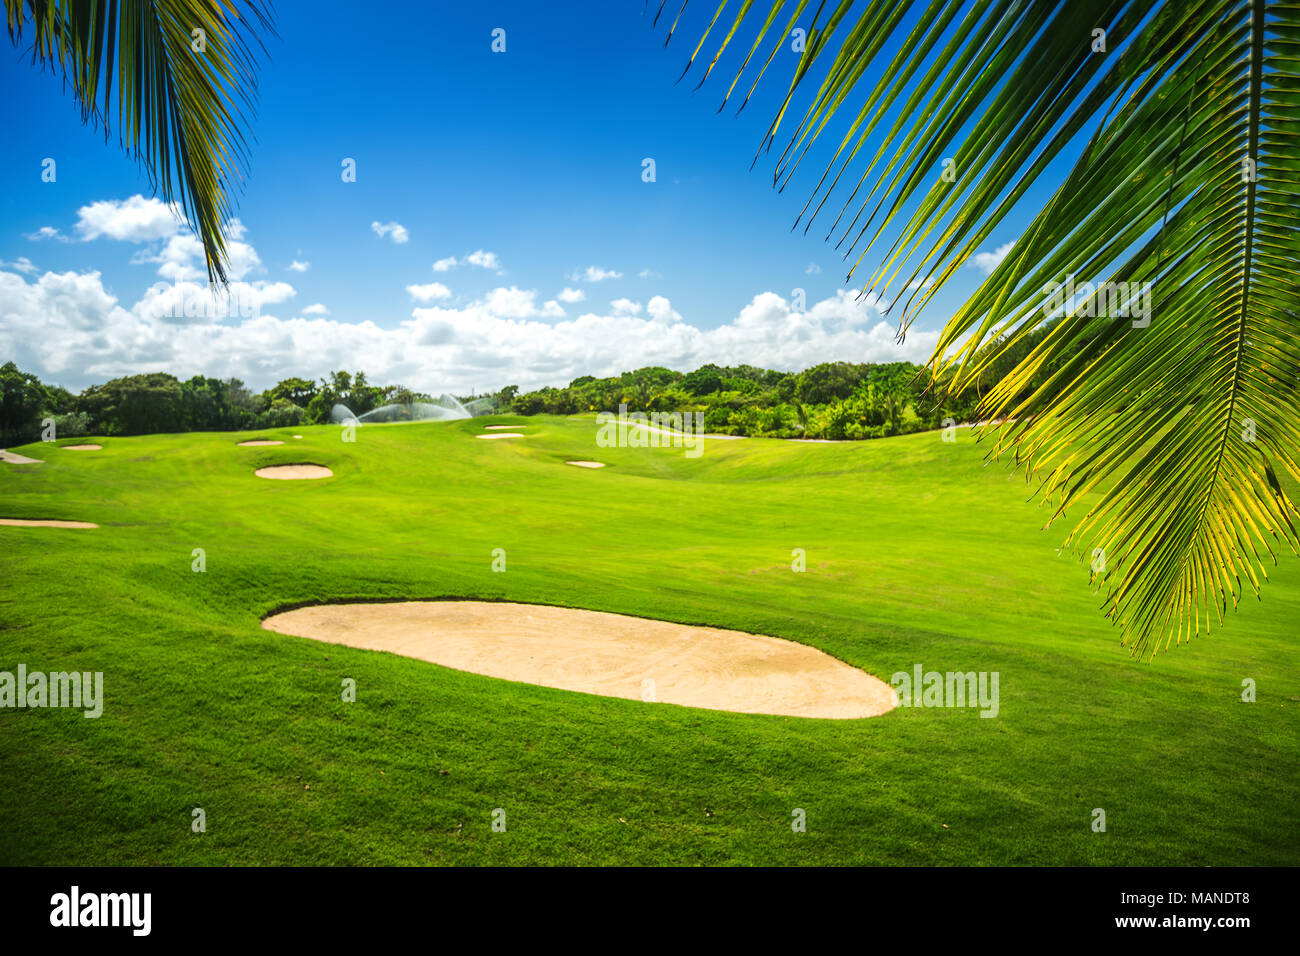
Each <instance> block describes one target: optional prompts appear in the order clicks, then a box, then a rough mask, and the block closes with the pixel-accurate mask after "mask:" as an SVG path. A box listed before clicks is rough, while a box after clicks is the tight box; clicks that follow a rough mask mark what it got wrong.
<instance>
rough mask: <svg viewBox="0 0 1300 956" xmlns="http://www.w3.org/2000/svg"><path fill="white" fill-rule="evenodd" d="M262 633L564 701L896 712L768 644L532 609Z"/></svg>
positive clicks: (411, 612)
mask: <svg viewBox="0 0 1300 956" xmlns="http://www.w3.org/2000/svg"><path fill="white" fill-rule="evenodd" d="M262 626H263V627H264V628H266V629H267V630H270V631H275V632H276V633H278V634H291V635H294V636H297V637H308V638H312V639H313V640H318V641H327V642H329V643H331V644H345V645H347V646H348V647H360V648H366V649H369V650H377V651H391V652H392V653H394V654H402V655H404V656H407V657H415V658H419V659H420V660H426V661H432V662H433V663H435V664H441V665H443V666H444V667H453V668H456V669H457V670H463V671H470V672H471V673H475V674H484V675H487V676H489V677H499V678H502V679H504V680H512V681H523V682H525V683H529V684H540V685H542V686H543V687H558V688H561V689H563V690H572V691H581V692H583V693H587V694H599V695H602V696H605V697H622V698H627V699H631V700H644V701H651V702H657V703H667V704H682V705H684V706H687V707H704V708H708V709H710V710H731V711H740V712H742V713H749V714H785V715H789V716H793V717H827V718H855V717H874V716H876V715H877V714H883V713H885V712H886V711H887V710H890V709H892V708H893V707H894V706H895V704H896V697H895V695H894V690H893V688H892V687H890V686H889V685H888V684H886V683H885V682H884V681H882V680H880V679H878V678H876V677H872V676H871V675H870V674H867V673H864V672H863V671H860V670H858V669H857V668H855V667H850V666H849V665H848V664H845V663H844V662H842V661H838V660H836V659H835V658H833V657H831V656H830V655H828V654H823V653H822V652H821V651H819V650H816V649H815V648H812V647H808V646H806V645H804V644H796V643H795V642H793V641H786V640H782V639H781V638H776V637H764V636H763V635H760V634H746V633H744V632H743V631H727V630H721V629H719V628H714V627H691V626H687V625H683V624H672V623H669V622H667V621H651V620H646V619H644V618H638V617H627V616H625V615H622V614H607V613H604V612H601V611H582V610H575V609H573V608H564V607H548V606H545V605H538V604H508V603H494V602H486V601H409V602H403V603H399V604H323V605H316V606H314V607H303V608H298V609H297V610H293V611H286V612H284V613H282V614H275V615H272V616H271V617H268V618H267V619H266V620H264V621H263V622H262Z"/></svg>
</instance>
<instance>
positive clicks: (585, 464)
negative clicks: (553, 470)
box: [565, 461, 605, 468]
mask: <svg viewBox="0 0 1300 956" xmlns="http://www.w3.org/2000/svg"><path fill="white" fill-rule="evenodd" d="M565 464H566V465H572V466H573V467H574V468H604V467H605V463H604V462H603V461H566V462H565Z"/></svg>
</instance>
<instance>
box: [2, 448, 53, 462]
mask: <svg viewBox="0 0 1300 956" xmlns="http://www.w3.org/2000/svg"><path fill="white" fill-rule="evenodd" d="M43 460H44V459H41V458H28V457H27V456H26V455H16V454H14V453H13V452H11V451H4V450H3V449H0V461H7V462H9V464H11V465H39V464H40V463H41V462H42V461H43Z"/></svg>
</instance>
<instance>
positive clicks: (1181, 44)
mask: <svg viewBox="0 0 1300 956" xmlns="http://www.w3.org/2000/svg"><path fill="white" fill-rule="evenodd" d="M769 4H770V8H771V9H770V14H769V15H768V18H767V22H766V23H765V24H764V25H763V30H764V31H766V29H767V27H769V26H770V25H771V24H772V23H773V22H775V21H777V20H778V19H779V18H778V14H779V13H780V12H781V11H782V10H784V9H787V8H788V9H791V10H794V9H795V8H796V7H802V6H803V4H797V3H795V2H793V0H791V2H786V0H769ZM723 6H724V7H725V6H726V4H725V2H724V3H723ZM765 6H766V5H765ZM750 12H751V11H750V4H748V3H746V4H743V5H742V7H741V9H740V10H739V12H738V15H737V17H736V25H735V26H733V27H732V28H731V32H730V33H728V35H727V41H728V42H730V41H731V39H732V36H733V35H734V34H735V33H736V32H737V27H738V26H740V25H741V24H742V22H743V21H744V19H745V17H746V15H747V14H749V13H750ZM717 17H718V14H714V19H717ZM807 29H808V45H807V50H806V52H804V53H803V55H802V56H800V57H799V58H798V60H797V61H796V62H797V65H796V66H794V68H793V70H792V76H791V78H790V84H789V88H788V90H787V91H786V93H785V97H784V102H783V103H782V104H781V106H780V107H779V109H778V112H777V115H776V117H775V119H774V120H773V122H772V124H771V126H770V128H769V130H768V133H767V136H766V137H765V138H764V141H763V143H762V144H761V150H763V151H766V152H767V153H768V154H769V155H773V154H774V155H776V157H777V159H776V168H775V173H774V182H775V183H776V184H778V185H780V186H782V187H784V186H785V185H786V184H787V183H789V182H790V181H791V178H792V177H793V176H794V174H795V172H796V171H797V169H798V168H799V166H800V165H801V163H802V162H803V160H804V159H805V158H806V157H807V156H808V155H809V147H810V146H811V145H812V143H813V142H814V141H815V140H817V139H818V138H819V137H820V136H822V135H823V134H824V133H825V132H826V129H827V125H828V122H829V121H830V120H831V119H832V117H833V116H834V115H835V114H836V113H837V112H838V111H840V110H846V111H848V113H849V125H848V128H847V131H846V132H845V133H844V134H843V135H842V136H841V137H840V138H839V140H838V142H836V144H835V149H834V152H833V154H832V155H831V157H830V160H829V161H828V162H827V163H826V164H825V166H824V168H822V169H821V171H820V173H818V171H817V170H814V171H813V175H815V176H819V177H820V178H819V181H818V184H817V186H816V188H815V190H814V192H813V195H812V197H811V198H810V199H809V201H808V203H807V205H806V206H805V207H804V210H803V212H802V213H801V214H800V221H801V222H803V223H804V227H805V230H808V229H810V228H812V227H814V226H817V228H819V229H824V230H825V234H826V237H827V239H829V240H833V241H835V242H836V244H837V248H840V249H842V250H843V251H844V253H845V255H846V258H849V259H851V261H852V266H851V268H850V269H849V273H848V274H849V277H852V276H853V275H854V273H855V272H856V271H857V269H858V268H859V266H860V265H861V264H862V263H863V261H864V259H865V258H866V257H867V255H868V253H870V252H871V251H872V250H873V249H874V250H875V254H874V255H873V257H872V259H873V261H874V262H875V263H876V267H875V270H874V272H873V273H872V274H871V275H870V276H869V277H868V278H867V279H866V281H865V282H864V288H879V289H881V291H882V292H884V291H886V290H887V289H888V287H889V286H890V285H891V284H892V283H895V282H905V283H908V284H909V285H910V284H911V283H913V282H915V280H918V279H930V280H934V281H933V282H929V283H927V282H921V283H917V284H916V285H915V286H912V288H913V289H914V291H913V292H911V293H910V294H907V296H906V297H905V298H904V299H903V300H902V301H901V304H900V308H901V312H902V314H901V318H900V335H902V334H904V333H905V332H906V329H907V327H908V325H909V323H910V322H911V321H912V320H913V319H914V318H915V315H916V313H917V312H918V311H919V310H920V309H922V308H923V307H924V306H925V305H926V303H928V302H929V301H930V300H931V299H932V298H933V297H934V295H935V294H936V292H937V291H938V290H939V289H940V288H942V286H943V284H944V283H945V282H946V281H947V280H948V279H950V278H951V277H952V276H953V274H954V273H955V272H956V270H958V269H959V268H960V267H961V266H962V265H963V264H964V263H965V262H966V261H967V260H968V259H969V258H970V257H971V256H972V255H973V254H974V253H975V252H976V251H977V250H978V249H979V248H980V247H981V245H982V244H984V243H985V241H986V240H987V239H988V238H989V237H990V236H991V235H992V234H993V232H994V230H996V229H997V228H998V227H999V225H1001V224H1002V223H1003V222H1004V220H1006V219H1007V217H1008V215H1009V214H1010V213H1011V211H1012V210H1013V208H1017V206H1019V208H1020V209H1022V210H1023V209H1024V208H1026V204H1027V203H1028V202H1029V199H1028V198H1027V197H1030V196H1031V190H1033V189H1034V187H1035V186H1037V187H1039V190H1040V191H1041V190H1042V189H1043V188H1044V187H1052V188H1051V189H1050V198H1049V199H1048V200H1047V201H1046V202H1045V203H1041V204H1040V207H1039V208H1037V210H1036V215H1034V216H1033V218H1032V220H1031V222H1030V224H1029V226H1028V227H1027V229H1026V230H1025V232H1024V234H1023V235H1022V236H1021V237H1020V238H1019V239H1018V240H1017V242H1016V243H1015V245H1014V247H1013V248H1012V250H1011V252H1010V253H1009V254H1008V255H1007V257H1006V258H1005V259H1004V260H1003V261H1002V263H1001V264H1000V265H999V266H998V267H997V268H996V269H995V270H994V272H993V273H992V275H990V276H989V278H988V279H987V280H986V281H985V282H984V283H983V284H982V285H981V286H980V288H979V289H978V290H977V291H976V292H975V293H974V294H973V295H972V296H971V298H970V299H969V300H968V301H967V302H966V303H965V304H964V306H963V307H962V308H961V309H960V310H959V311H958V313H957V314H956V315H954V316H953V317H952V319H951V320H950V321H949V322H948V323H947V326H946V327H945V328H944V330H943V332H942V334H941V336H940V340H939V343H938V346H937V347H936V349H935V352H934V355H933V356H932V358H931V360H930V365H931V369H932V372H933V374H934V375H935V376H936V378H937V379H938V380H940V381H943V382H944V383H946V386H947V387H948V388H950V389H959V388H962V387H965V386H966V385H968V384H970V383H972V382H978V381H980V376H981V375H982V373H984V372H986V371H988V370H989V369H990V367H991V366H992V365H993V363H994V362H995V361H997V360H998V359H999V357H1001V356H1004V355H1006V354H1007V353H1008V352H1009V351H1010V350H1012V349H1014V348H1015V347H1016V345H1017V344H1018V343H1022V350H1023V343H1026V342H1028V341H1030V340H1029V339H1028V338H1027V337H1028V336H1029V335H1030V333H1034V332H1037V334H1038V335H1039V336H1041V341H1039V342H1037V344H1036V345H1034V346H1033V347H1032V348H1031V349H1030V350H1029V352H1028V355H1027V356H1026V357H1024V358H1023V359H1022V360H1021V361H1020V362H1019V363H1018V364H1017V365H1016V366H1015V368H1014V370H1013V371H1012V372H1011V374H1010V375H1008V376H1007V377H1005V378H1004V379H1003V380H1002V381H1001V382H1000V383H998V384H997V385H996V386H995V387H993V388H992V389H990V390H989V391H988V393H987V394H985V395H984V397H983V399H982V404H981V414H982V415H983V416H985V417H987V418H991V419H992V418H1002V417H1007V418H1010V419H1013V422H1012V423H1011V424H1009V425H1007V426H1005V427H1003V428H1002V429H999V430H998V431H997V432H996V434H995V438H994V445H993V449H992V454H994V455H1000V454H1002V453H1004V452H1007V453H1010V454H1012V455H1013V456H1014V458H1015V460H1016V462H1017V463H1018V464H1021V465H1023V466H1024V467H1025V469H1026V476H1027V478H1029V479H1031V480H1032V481H1034V482H1036V483H1037V485H1038V490H1039V492H1040V493H1041V495H1042V496H1043V498H1044V500H1046V501H1048V502H1050V503H1051V504H1052V506H1053V507H1054V512H1053V518H1055V517H1057V516H1059V515H1062V514H1065V513H1066V511H1067V509H1069V508H1070V507H1071V506H1073V505H1079V504H1081V503H1082V502H1083V500H1084V499H1085V496H1088V497H1087V500H1088V501H1089V502H1090V503H1091V504H1090V506H1089V510H1087V511H1086V513H1084V514H1083V515H1082V516H1081V517H1080V518H1079V520H1078V521H1077V522H1076V526H1075V528H1074V530H1073V531H1072V532H1071V536H1070V544H1071V545H1072V546H1074V547H1076V548H1079V549H1081V550H1084V551H1085V553H1087V552H1089V551H1090V552H1091V553H1092V554H1093V555H1094V560H1095V567H1094V571H1095V577H1096V579H1097V583H1098V585H1099V586H1100V587H1102V588H1103V589H1104V594H1105V598H1104V609H1105V611H1106V614H1107V616H1109V617H1110V618H1111V619H1112V620H1113V621H1114V622H1115V623H1116V624H1118V625H1119V626H1120V628H1121V632H1122V640H1123V641H1124V643H1126V644H1128V645H1129V646H1131V648H1132V652H1133V653H1134V654H1137V655H1144V654H1148V653H1149V654H1154V653H1156V652H1157V651H1158V650H1159V649H1160V648H1162V647H1168V646H1169V644H1170V643H1171V642H1172V641H1179V642H1181V641H1182V640H1184V639H1188V638H1190V637H1191V635H1193V634H1195V633H1198V632H1199V631H1200V630H1201V629H1202V628H1206V627H1208V626H1209V625H1210V624H1211V623H1212V622H1214V621H1218V622H1221V621H1222V617H1223V613H1224V611H1225V610H1226V608H1227V606H1228V605H1229V603H1231V604H1232V605H1233V606H1235V605H1236V604H1237V602H1238V601H1239V600H1240V599H1241V597H1242V596H1243V595H1245V594H1247V593H1253V594H1255V595H1256V596H1257V597H1258V596H1259V593H1260V584H1261V582H1262V580H1263V579H1265V578H1266V577H1267V573H1266V565H1267V563H1269V562H1274V563H1275V562H1276V554H1275V551H1274V548H1275V546H1281V545H1285V546H1288V547H1290V549H1291V550H1292V551H1293V552H1294V551H1296V550H1297V545H1298V544H1300V541H1298V540H1297V532H1296V527H1295V523H1294V517H1295V513H1296V509H1295V505H1294V504H1293V502H1292V501H1291V500H1290V499H1289V498H1288V496H1287V494H1286V493H1285V491H1284V490H1283V488H1282V486H1281V483H1280V482H1279V480H1278V477H1277V476H1278V474H1280V473H1283V472H1285V473H1286V474H1288V475H1290V476H1291V478H1292V479H1294V480H1300V468H1298V467H1297V458H1300V402H1298V401H1297V394H1298V389H1297V385H1298V384H1300V382H1298V379H1300V311H1298V310H1300V284H1298V280H1297V274H1298V273H1297V270H1298V268H1300V212H1298V211H1297V210H1300V118H1298V117H1300V3H1296V2H1277V0H1132V2H1121V0H1097V2H1093V3H1077V2H1070V3H1058V2H1043V0H1038V2H1034V0H1028V2H1026V0H1019V2H1017V0H975V2H968V3H951V2H942V0H930V2H924V3H921V2H906V0H905V2H898V0H881V2H877V0H868V2H863V3H858V4H855V3H853V2H851V0H843V2H839V3H825V2H823V3H821V4H819V5H818V7H817V9H816V12H815V14H814V15H813V19H812V20H811V21H810V23H809V24H808V25H807ZM1098 29H1100V30H1104V31H1105V35H1104V44H1105V50H1104V52H1102V51H1101V50H1100V49H1098V50H1094V44H1095V41H1096V40H1097V39H1098V38H1097V37H1096V35H1095V34H1094V31H1095V30H1098ZM761 40H762V37H761V36H760V41H761ZM769 40H770V42H772V43H773V44H774V46H773V52H774V53H775V51H776V49H777V48H779V47H781V46H782V45H783V44H786V43H788V32H787V34H785V35H781V36H779V37H775V38H769ZM759 45H760V42H759V41H756V42H755V50H757V49H758V48H759ZM692 59H694V57H692ZM760 60H761V57H760V56H756V55H755V54H754V53H753V52H751V54H750V56H749V57H747V58H746V61H745V63H744V64H742V65H741V66H740V68H739V72H738V73H737V74H736V79H735V81H733V82H732V85H731V88H730V89H729V90H728V93H727V98H730V97H731V95H732V94H731V91H732V90H735V89H736V88H737V86H738V84H739V83H740V81H741V77H742V75H743V74H745V73H746V72H747V71H752V62H760ZM751 61H752V62H751ZM770 61H771V57H769V58H768V62H770ZM712 68H713V67H712V65H710V67H709V69H710V70H711V69H712ZM814 77H819V79H816V80H814ZM796 102H806V106H804V108H803V113H802V116H801V118H800V119H798V121H797V122H796V123H795V124H794V129H793V130H792V131H791V132H789V133H788V134H784V135H783V136H782V138H781V139H780V140H779V141H778V138H777V137H778V135H781V133H782V126H783V121H784V120H785V117H786V116H787V114H790V113H791V112H792V110H794V106H795V103H796ZM725 103H726V100H725V99H724V105H725ZM850 104H852V105H850ZM945 159H948V160H951V161H952V164H953V165H952V167H951V168H953V169H954V171H955V173H956V175H955V179H954V180H953V181H951V182H950V181H945V179H944V178H943V177H942V176H941V171H942V169H943V168H944V166H943V161H944V160H945ZM1062 168H1064V169H1066V170H1067V172H1066V173H1065V174H1064V179H1063V181H1062V178H1061V177H1062V172H1061V170H1062ZM1057 184H1059V185H1057ZM832 196H835V197H837V200H842V201H840V202H839V205H840V208H839V210H838V212H835V213H834V215H833V217H832V210H833V206H834V205H835V203H834V202H832ZM887 229H888V230H892V233H893V237H892V239H891V240H890V241H889V242H888V245H886V241H885V239H884V237H885V236H886V234H887ZM1069 277H1074V281H1075V282H1076V284H1077V285H1079V286H1083V285H1084V283H1085V282H1090V283H1114V284H1116V285H1113V286H1107V287H1104V288H1103V289H1101V290H1098V294H1093V295H1089V294H1088V291H1089V290H1088V289H1087V288H1085V289H1084V295H1083V296H1082V297H1081V299H1080V300H1079V301H1078V302H1077V303H1076V307H1075V308H1073V309H1070V308H1068V303H1067V304H1066V307H1062V303H1061V301H1060V297H1057V299H1056V300H1055V301H1054V300H1053V299H1052V296H1051V294H1050V290H1052V288H1053V287H1051V286H1050V285H1049V284H1050V283H1062V284H1064V283H1066V281H1067V279H1068V278H1069ZM1119 283H1132V284H1135V285H1132V286H1119V285H1118V284H1119ZM1143 284H1149V285H1143ZM1144 290H1149V293H1150V298H1149V300H1143V298H1142V292H1143V291H1144ZM1135 294H1136V296H1137V297H1136V299H1135V298H1134V295H1135ZM886 297H887V298H888V296H887V295H886ZM1144 301H1149V305H1150V311H1149V325H1147V324H1144V320H1142V319H1141V318H1140V317H1136V318H1135V316H1133V315H1130V314H1124V313H1129V312H1134V311H1138V312H1140V311H1141V310H1140V306H1141V305H1142V303H1143V302H1144ZM1049 320H1050V321H1049ZM1045 322H1047V323H1048V324H1047V332H1046V334H1043V328H1044V323H1045ZM1045 370H1051V371H1050V374H1046V375H1044V372H1045ZM1036 376H1037V377H1038V379H1037V380H1038V381H1039V382H1040V383H1041V384H1039V385H1037V386H1034V385H1032V384H1031V383H1033V382H1034V381H1035V377H1036ZM1044 378H1045V379H1046V381H1045V383H1043V379H1044Z"/></svg>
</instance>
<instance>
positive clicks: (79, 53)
mask: <svg viewBox="0 0 1300 956" xmlns="http://www.w3.org/2000/svg"><path fill="white" fill-rule="evenodd" d="M5 13H6V17H7V20H8V25H9V36H10V39H12V40H13V42H14V43H15V44H20V43H22V42H24V33H25V31H26V30H27V29H30V30H31V35H32V42H31V54H32V59H33V62H35V63H38V64H40V65H41V66H44V67H49V68H51V69H52V70H54V71H55V72H56V73H57V74H58V75H60V76H61V77H62V78H63V79H64V80H65V81H66V82H68V83H70V85H71V87H72V91H73V94H74V96H75V97H76V100H77V103H78V105H79V107H80V109H81V118H82V121H83V122H86V123H90V124H93V125H95V126H98V127H102V128H103V130H104V135H105V137H106V138H107V137H108V136H109V135H111V131H112V129H113V128H114V127H116V131H117V136H118V139H119V142H120V143H121V144H122V147H123V148H124V149H125V150H126V151H127V152H128V153H129V154H130V155H132V156H133V157H134V158H135V159H136V160H137V161H139V162H140V163H141V164H142V165H143V167H144V168H145V169H146V170H147V171H148V174H149V177H150V180H151V182H152V184H153V187H154V189H155V191H158V192H161V194H162V198H163V200H164V201H166V202H168V203H171V202H174V201H176V200H177V197H178V196H179V204H180V206H181V208H182V209H183V210H184V212H185V215H186V217H187V218H188V219H189V221H190V224H191V226H193V227H194V230H195V232H197V233H198V236H199V238H200V240H201V241H202V242H203V252H204V256H205V258H206V260H207V267H208V278H209V281H212V282H222V283H224V282H225V281H226V271H225V264H226V238H227V236H226V228H227V222H228V221H229V219H230V218H231V214H232V207H231V197H232V195H233V193H234V190H235V189H236V188H237V187H239V186H240V185H242V182H243V176H244V170H245V169H246V167H247V161H248V152H247V142H246V140H245V137H244V127H245V118H244V114H245V113H251V112H252V109H253V98H254V94H255V92H256V89H257V76H256V63H255V59H254V48H255V47H256V48H257V49H260V50H261V51H262V52H263V53H265V48H264V47H262V45H261V41H260V39H259V34H260V33H267V34H270V33H273V32H274V28H273V26H272V23H271V13H270V8H269V5H268V4H267V3H264V2H262V0H238V2H237V0H5ZM195 31H202V32H201V33H196V32H195ZM200 40H201V41H202V42H201V43H200ZM195 46H202V47H203V49H201V50H195V49H193V47H195ZM114 85H116V98H114ZM114 107H116V110H115V109H114ZM114 113H116V115H114Z"/></svg>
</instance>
